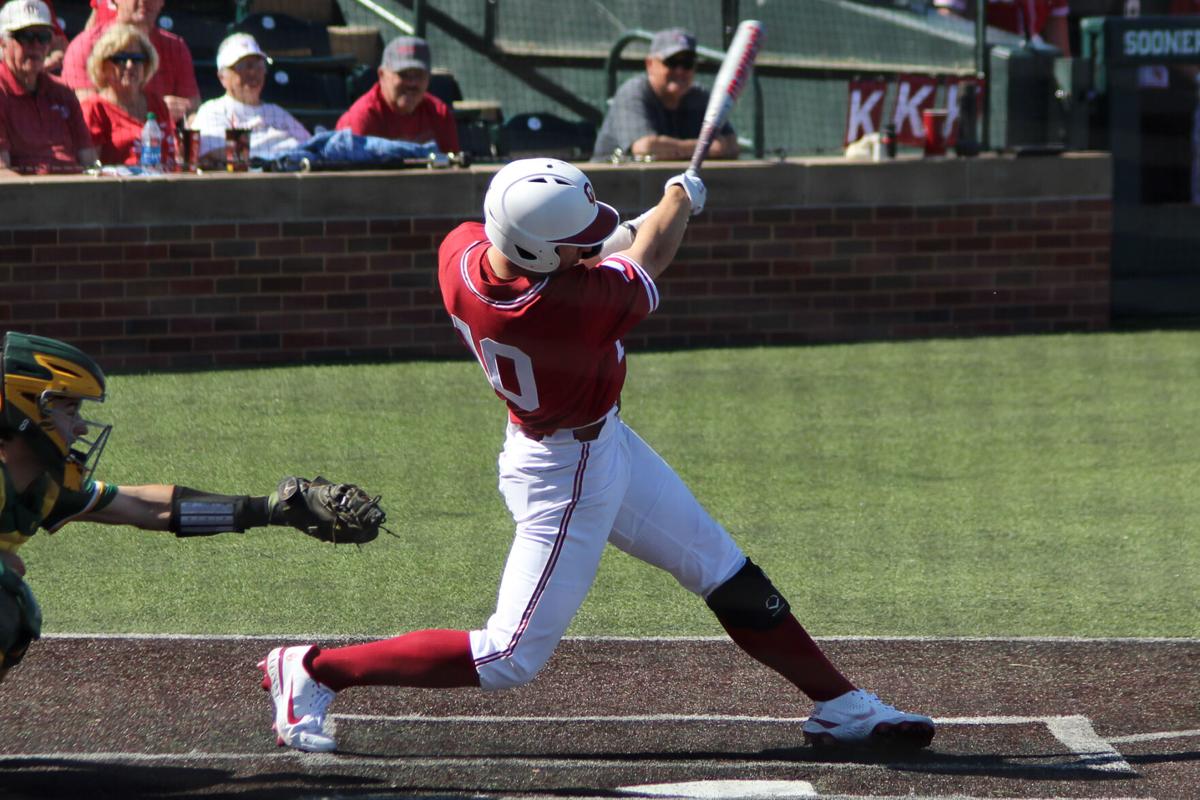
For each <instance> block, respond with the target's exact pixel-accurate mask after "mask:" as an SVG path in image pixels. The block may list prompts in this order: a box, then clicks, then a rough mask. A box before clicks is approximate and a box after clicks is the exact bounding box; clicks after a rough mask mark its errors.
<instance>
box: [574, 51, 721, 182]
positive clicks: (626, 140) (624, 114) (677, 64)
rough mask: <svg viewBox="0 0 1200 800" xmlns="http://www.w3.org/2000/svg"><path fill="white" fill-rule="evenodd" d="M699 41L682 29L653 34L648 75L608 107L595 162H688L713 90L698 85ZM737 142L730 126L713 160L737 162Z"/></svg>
mask: <svg viewBox="0 0 1200 800" xmlns="http://www.w3.org/2000/svg"><path fill="white" fill-rule="evenodd" d="M695 77H696V37H695V36H693V35H692V34H691V32H689V31H687V30H684V29H683V28H668V29H666V30H661V31H659V32H658V33H656V34H654V38H653V39H652V40H651V42H650V54H649V55H648V56H646V74H645V75H638V76H637V77H634V78H630V79H629V80H627V81H626V82H625V83H624V84H622V86H621V88H620V89H618V90H617V93H616V94H615V95H613V97H612V99H611V100H610V101H609V108H608V114H607V115H606V116H605V118H604V123H603V124H602V125H601V126H600V133H599V134H598V135H597V136H596V145H595V147H594V148H593V149H592V160H593V161H608V160H610V159H613V158H614V157H616V156H617V155H618V153H617V151H620V154H621V155H624V156H637V157H642V158H653V159H655V160H658V161H680V160H682V161H686V160H688V159H690V158H691V157H692V151H693V150H694V149H695V147H696V137H697V136H699V135H700V127H701V125H702V124H703V122H704V109H705V108H706V107H707V106H708V90H707V89H704V88H703V87H700V86H697V85H696V84H695V83H694V79H695ZM737 155H738V144H737V136H736V135H735V134H734V132H733V128H732V127H731V126H730V125H729V123H726V124H725V127H723V128H722V129H721V131H720V134H719V135H718V136H717V138H716V139H714V140H713V143H712V146H711V147H710V148H709V150H708V158H737Z"/></svg>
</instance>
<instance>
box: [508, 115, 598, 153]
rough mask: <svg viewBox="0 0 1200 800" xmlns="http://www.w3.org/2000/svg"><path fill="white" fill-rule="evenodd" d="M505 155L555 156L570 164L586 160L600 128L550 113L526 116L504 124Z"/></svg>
mask: <svg viewBox="0 0 1200 800" xmlns="http://www.w3.org/2000/svg"><path fill="white" fill-rule="evenodd" d="M501 134H502V136H501V152H502V153H503V154H504V155H507V156H509V157H512V158H520V157H522V156H527V155H528V156H532V155H539V156H554V157H556V158H562V159H564V160H567V161H577V160H582V159H586V158H588V157H589V156H591V154H592V146H593V145H594V144H595V143H596V126H595V125H593V124H592V123H590V122H586V121H579V122H572V121H570V120H565V119H563V118H562V117H559V116H556V115H554V114H549V113H526V114H517V115H516V116H514V117H512V118H511V119H508V120H506V121H505V122H504V126H503V128H502V129H501Z"/></svg>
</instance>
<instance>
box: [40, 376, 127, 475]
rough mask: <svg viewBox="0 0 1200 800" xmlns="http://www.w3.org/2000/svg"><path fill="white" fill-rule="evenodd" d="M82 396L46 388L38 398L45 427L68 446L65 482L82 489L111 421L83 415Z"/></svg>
mask: <svg viewBox="0 0 1200 800" xmlns="http://www.w3.org/2000/svg"><path fill="white" fill-rule="evenodd" d="M83 402H84V401H83V400H81V399H80V398H77V397H71V396H69V395H62V394H55V393H53V392H43V393H42V396H41V398H40V399H39V401H38V407H39V409H40V410H41V412H42V418H43V420H44V422H43V423H42V426H43V427H47V428H51V429H52V430H53V433H54V434H56V435H57V437H58V438H60V439H61V440H62V441H63V442H64V443H65V444H66V446H67V456H66V459H65V464H64V467H63V486H64V487H65V488H67V489H79V488H80V487H81V486H83V482H84V481H85V480H87V479H88V478H90V477H91V476H92V473H93V472H94V471H95V469H96V465H97V464H99V463H100V456H101V454H102V453H103V452H104V446H105V445H106V444H108V435H109V434H110V433H112V425H105V424H102V423H99V422H96V421H95V420H90V419H87V418H85V417H84V416H83Z"/></svg>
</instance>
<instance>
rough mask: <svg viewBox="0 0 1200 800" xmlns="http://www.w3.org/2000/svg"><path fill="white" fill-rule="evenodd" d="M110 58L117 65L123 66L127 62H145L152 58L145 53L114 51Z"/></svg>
mask: <svg viewBox="0 0 1200 800" xmlns="http://www.w3.org/2000/svg"><path fill="white" fill-rule="evenodd" d="M108 60H109V61H111V62H112V63H114V64H116V65H117V66H121V65H122V64H125V63H127V62H133V63H134V64H145V63H146V62H147V61H149V60H150V59H149V58H147V56H146V54H145V53H113V54H112V55H111V56H109V57H108Z"/></svg>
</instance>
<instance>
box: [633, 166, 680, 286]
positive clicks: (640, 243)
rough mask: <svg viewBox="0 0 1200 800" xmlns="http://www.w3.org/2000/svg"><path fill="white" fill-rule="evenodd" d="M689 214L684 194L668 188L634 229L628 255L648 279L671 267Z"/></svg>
mask: <svg viewBox="0 0 1200 800" xmlns="http://www.w3.org/2000/svg"><path fill="white" fill-rule="evenodd" d="M691 213H692V203H691V201H690V200H689V199H688V196H687V193H686V192H685V191H684V190H683V189H681V188H680V187H678V186H671V187H669V188H668V189H667V191H666V192H665V193H664V194H663V198H662V200H660V201H659V203H658V205H657V206H655V207H654V211H653V212H652V213H651V214H650V216H649V218H647V219H646V221H645V222H644V223H643V224H642V225H641V227H639V228H638V232H637V237H636V238H635V239H634V242H633V247H631V248H630V254H631V255H632V256H633V257H634V259H635V260H636V261H638V263H640V264H641V265H642V268H643V269H645V270H646V272H648V273H649V274H650V277H652V278H657V277H658V276H659V275H661V274H662V273H663V272H664V271H665V270H666V268H667V267H669V266H670V265H671V261H672V260H673V259H674V258H675V253H676V252H678V250H679V245H680V243H681V242H682V241H683V234H684V231H686V230H687V222H688V217H690V216H691Z"/></svg>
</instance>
